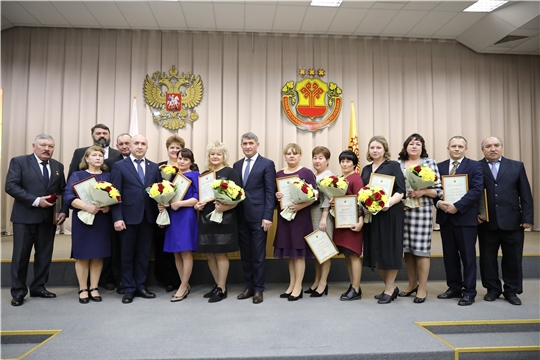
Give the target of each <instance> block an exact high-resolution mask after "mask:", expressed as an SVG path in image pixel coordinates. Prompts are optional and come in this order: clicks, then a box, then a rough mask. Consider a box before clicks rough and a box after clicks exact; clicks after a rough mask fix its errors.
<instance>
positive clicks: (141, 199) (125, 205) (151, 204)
mask: <svg viewBox="0 0 540 360" xmlns="http://www.w3.org/2000/svg"><path fill="white" fill-rule="evenodd" d="M145 162H146V164H145V165H146V171H145V173H144V183H143V182H142V181H141V179H140V178H139V174H138V173H137V170H136V169H135V166H134V165H133V162H132V161H131V158H130V157H127V158H125V159H123V160H120V161H117V162H116V163H115V164H114V167H113V169H112V172H111V183H113V184H114V185H115V186H116V187H117V188H118V190H119V191H120V195H121V196H122V202H121V203H120V204H118V205H116V206H112V210H111V211H112V218H113V221H118V220H124V222H125V224H126V225H137V224H140V223H141V222H142V220H143V216H146V221H148V222H149V223H151V224H153V223H155V222H156V218H157V216H158V208H157V203H156V201H155V200H153V199H151V198H150V196H148V193H147V192H146V188H147V187H149V186H150V185H152V184H153V183H155V182H159V181H161V177H160V176H159V170H158V166H157V164H156V163H154V162H152V161H150V160H148V159H146V158H145Z"/></svg>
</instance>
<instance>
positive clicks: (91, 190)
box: [77, 181, 122, 225]
mask: <svg viewBox="0 0 540 360" xmlns="http://www.w3.org/2000/svg"><path fill="white" fill-rule="evenodd" d="M86 192H87V193H88V195H89V196H90V198H91V199H92V204H94V205H96V206H99V207H103V206H111V205H115V204H118V203H119V202H121V200H122V199H121V197H120V191H118V189H117V188H116V187H115V186H114V185H113V184H111V183H110V182H107V181H98V182H97V183H91V182H86ZM77 217H78V218H79V219H80V220H81V221H82V222H83V223H85V224H86V225H93V224H94V219H95V218H96V215H94V214H90V213H89V212H88V211H84V210H81V211H79V212H78V213H77Z"/></svg>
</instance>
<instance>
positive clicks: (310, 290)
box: [304, 288, 317, 294]
mask: <svg viewBox="0 0 540 360" xmlns="http://www.w3.org/2000/svg"><path fill="white" fill-rule="evenodd" d="M315 290H317V288H315V289H312V288H309V289H307V290H306V291H304V294H313V293H314V292H315Z"/></svg>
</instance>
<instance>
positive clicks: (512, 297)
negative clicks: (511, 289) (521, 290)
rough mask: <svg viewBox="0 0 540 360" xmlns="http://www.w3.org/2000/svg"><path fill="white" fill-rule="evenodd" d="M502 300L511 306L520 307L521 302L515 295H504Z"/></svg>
mask: <svg viewBox="0 0 540 360" xmlns="http://www.w3.org/2000/svg"><path fill="white" fill-rule="evenodd" d="M504 298H505V299H506V301H508V302H509V303H510V304H512V305H521V300H520V299H519V298H518V297H517V295H516V294H508V295H504Z"/></svg>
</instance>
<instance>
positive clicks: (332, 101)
mask: <svg viewBox="0 0 540 360" xmlns="http://www.w3.org/2000/svg"><path fill="white" fill-rule="evenodd" d="M298 74H299V75H300V76H301V77H304V76H306V75H307V76H308V77H306V78H305V79H303V80H301V81H298V82H296V83H295V82H294V81H292V80H291V81H288V82H287V83H286V84H285V86H283V88H282V89H281V103H282V105H283V110H284V111H285V115H286V116H287V118H288V119H289V120H290V121H291V122H292V123H293V124H295V125H296V126H297V127H298V128H299V129H302V130H308V131H317V130H320V129H324V128H326V127H328V126H330V125H331V124H332V123H333V122H334V121H336V119H337V117H338V116H339V113H340V112H341V105H342V99H341V89H340V87H339V86H337V85H336V84H335V83H333V82H331V83H325V82H324V81H322V80H321V79H320V78H321V77H323V76H324V75H325V71H324V70H323V69H319V70H317V71H315V69H309V70H305V69H300V70H299V72H298ZM328 113H329V114H328ZM327 114H328V116H327V117H326V118H324V116H325V115H327ZM305 118H307V119H305ZM318 118H321V119H318Z"/></svg>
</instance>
